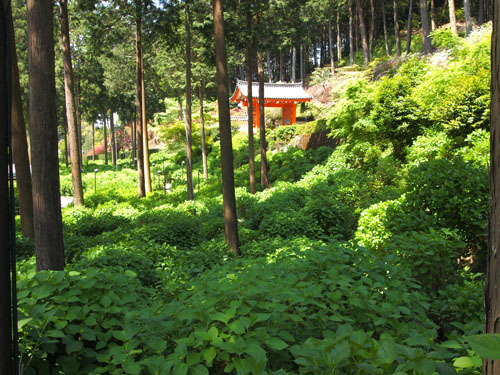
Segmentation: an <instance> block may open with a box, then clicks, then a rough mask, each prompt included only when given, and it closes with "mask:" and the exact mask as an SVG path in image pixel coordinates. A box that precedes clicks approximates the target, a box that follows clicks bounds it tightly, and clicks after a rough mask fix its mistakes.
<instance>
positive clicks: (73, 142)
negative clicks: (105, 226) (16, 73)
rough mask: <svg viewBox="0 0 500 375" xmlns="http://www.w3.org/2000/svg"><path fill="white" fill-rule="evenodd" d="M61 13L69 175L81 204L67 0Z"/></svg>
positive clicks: (75, 198) (77, 203)
mask: <svg viewBox="0 0 500 375" xmlns="http://www.w3.org/2000/svg"><path fill="white" fill-rule="evenodd" d="M59 7H60V14H61V19H60V20H61V39H62V54H63V65H64V94H65V99H66V120H67V124H68V131H69V144H70V146H69V151H70V154H71V177H72V182H73V203H74V205H75V206H81V205H83V185H82V173H81V170H80V165H81V162H80V158H81V153H80V147H79V140H78V124H77V119H76V107H75V88H74V84H73V64H72V62H71V44H70V39H69V17H68V2H67V0H59Z"/></svg>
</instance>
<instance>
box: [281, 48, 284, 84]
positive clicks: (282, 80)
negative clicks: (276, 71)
mask: <svg viewBox="0 0 500 375" xmlns="http://www.w3.org/2000/svg"><path fill="white" fill-rule="evenodd" d="M280 81H281V82H285V59H284V57H283V51H282V50H280Z"/></svg>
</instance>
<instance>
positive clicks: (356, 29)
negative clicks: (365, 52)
mask: <svg viewBox="0 0 500 375" xmlns="http://www.w3.org/2000/svg"><path fill="white" fill-rule="evenodd" d="M356 4H357V2H356ZM356 4H354V6H355V7H356ZM358 21H359V20H358V11H357V7H356V11H355V12H354V53H358V51H359V22H358Z"/></svg>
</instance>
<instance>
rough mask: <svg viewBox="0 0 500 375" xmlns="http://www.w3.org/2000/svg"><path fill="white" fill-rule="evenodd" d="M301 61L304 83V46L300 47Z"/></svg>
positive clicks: (300, 67)
mask: <svg viewBox="0 0 500 375" xmlns="http://www.w3.org/2000/svg"><path fill="white" fill-rule="evenodd" d="M299 59H300V64H299V69H300V80H301V82H304V76H305V74H304V45H303V44H301V45H300V51H299Z"/></svg>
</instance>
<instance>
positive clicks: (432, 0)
mask: <svg viewBox="0 0 500 375" xmlns="http://www.w3.org/2000/svg"><path fill="white" fill-rule="evenodd" d="M480 2H481V1H480ZM436 29H437V25H436V11H435V7H434V0H431V30H432V31H434V30H436Z"/></svg>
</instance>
